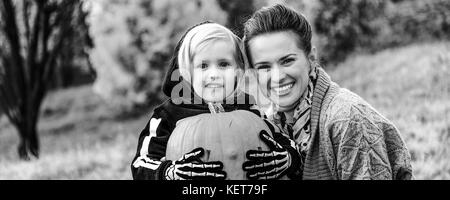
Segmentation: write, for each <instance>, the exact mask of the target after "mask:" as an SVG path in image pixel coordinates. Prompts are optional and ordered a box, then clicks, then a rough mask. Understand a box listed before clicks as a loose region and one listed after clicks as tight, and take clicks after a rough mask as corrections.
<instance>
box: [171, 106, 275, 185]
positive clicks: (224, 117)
mask: <svg viewBox="0 0 450 200" xmlns="http://www.w3.org/2000/svg"><path fill="white" fill-rule="evenodd" d="M261 130H266V131H267V132H268V133H270V130H269V128H268V127H267V125H266V124H265V122H264V121H263V120H262V119H261V118H260V117H258V116H257V115H255V114H253V113H251V112H248V111H245V110H237V111H232V112H224V113H216V114H210V113H207V114H200V115H196V116H192V117H188V118H185V119H182V120H180V121H178V122H177V125H176V127H175V129H174V131H173V132H172V135H171V136H170V138H169V142H168V145H167V150H166V158H167V159H169V160H177V159H179V158H180V157H181V156H183V155H184V154H185V153H187V152H189V151H191V150H193V149H194V148H197V147H203V148H204V149H205V154H204V156H203V157H202V161H205V162H206V161H222V162H223V165H224V171H225V172H226V173H227V179H231V180H245V179H247V178H246V175H245V172H244V171H243V170H242V163H244V161H246V160H247V158H246V156H245V154H246V152H247V151H248V150H250V149H260V150H268V147H267V145H266V144H265V143H264V142H262V141H261V139H260V138H259V132H260V131H261Z"/></svg>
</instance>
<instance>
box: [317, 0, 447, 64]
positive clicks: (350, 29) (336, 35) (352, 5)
mask: <svg viewBox="0 0 450 200" xmlns="http://www.w3.org/2000/svg"><path fill="white" fill-rule="evenodd" d="M319 2H320V3H319V4H320V6H319V8H318V10H317V12H316V16H315V17H314V23H313V24H314V28H315V30H316V33H317V35H318V36H319V37H320V41H321V42H320V44H319V47H320V48H319V49H320V51H319V52H320V53H321V56H322V57H323V59H324V61H325V62H332V63H336V62H339V61H342V60H344V59H345V58H346V56H347V55H349V54H350V53H352V52H355V51H358V52H359V51H363V52H374V51H379V50H382V49H386V48H390V47H395V46H402V45H406V44H410V43H416V42H421V41H430V40H442V39H444V40H446V39H449V38H450V2H449V1H447V0H426V1H423V0H408V1H403V0H376V1H373V0H341V1H337V0H320V1H319Z"/></svg>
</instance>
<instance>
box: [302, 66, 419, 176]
mask: <svg viewBox="0 0 450 200" xmlns="http://www.w3.org/2000/svg"><path fill="white" fill-rule="evenodd" d="M311 134H312V135H311V138H310V141H309V143H310V144H309V145H310V148H309V149H308V151H307V153H306V158H305V164H304V168H303V177H302V178H303V179H304V180H308V179H315V180H317V179H331V180H346V179H378V180H380V179H382V180H383V179H384V180H386V179H412V178H413V177H414V176H413V174H412V166H411V155H410V153H409V151H408V148H407V147H406V144H405V142H404V141H403V139H402V137H401V135H400V132H399V131H398V129H397V128H396V127H395V125H394V124H393V123H392V122H390V121H389V120H388V119H386V118H385V117H384V116H383V115H381V114H380V113H378V112H377V111H376V110H375V109H374V108H373V107H372V106H371V105H369V103H367V102H366V101H365V100H363V99H362V98H361V97H359V96H358V95H356V94H355V93H353V92H351V91H349V90H347V89H345V88H341V87H339V85H338V84H336V83H334V82H333V81H331V79H330V77H329V76H328V74H327V73H326V72H325V71H324V70H323V69H320V68H319V74H318V79H317V83H316V87H315V88H314V92H313V100H312V108H311Z"/></svg>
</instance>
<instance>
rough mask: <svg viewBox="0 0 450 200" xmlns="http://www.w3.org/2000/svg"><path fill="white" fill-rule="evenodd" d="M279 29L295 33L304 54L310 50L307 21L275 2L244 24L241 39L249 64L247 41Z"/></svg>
mask: <svg viewBox="0 0 450 200" xmlns="http://www.w3.org/2000/svg"><path fill="white" fill-rule="evenodd" d="M280 31H292V32H293V33H295V35H297V36H298V38H297V39H298V42H299V44H298V45H299V48H301V49H302V50H303V51H305V53H306V55H308V54H309V53H310V52H311V37H312V29H311V25H310V24H309V22H308V21H307V20H306V18H305V17H304V16H303V15H301V14H299V13H297V12H296V11H295V10H292V9H290V8H288V7H286V6H283V5H280V4H277V5H274V6H271V7H264V8H261V9H260V10H258V11H256V12H255V13H254V14H253V15H252V16H251V18H250V19H248V20H247V22H245V24H244V38H243V40H244V45H245V51H246V52H247V55H248V58H249V61H250V65H253V64H252V63H251V55H250V53H249V48H248V42H249V41H250V40H251V39H252V38H254V37H256V36H258V35H261V34H265V33H272V32H280Z"/></svg>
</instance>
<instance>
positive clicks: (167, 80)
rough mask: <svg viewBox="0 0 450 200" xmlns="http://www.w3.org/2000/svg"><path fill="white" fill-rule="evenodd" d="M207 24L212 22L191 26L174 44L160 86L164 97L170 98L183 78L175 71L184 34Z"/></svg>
mask: <svg viewBox="0 0 450 200" xmlns="http://www.w3.org/2000/svg"><path fill="white" fill-rule="evenodd" d="M207 23H213V22H211V21H205V22H202V23H199V24H196V25H194V26H192V27H191V28H189V29H188V30H187V31H186V32H185V33H184V34H183V36H181V39H180V41H178V43H177V44H176V46H175V49H174V51H173V55H172V59H171V60H170V62H169V70H167V73H166V75H165V77H164V81H163V84H162V91H163V92H164V94H165V95H166V96H168V97H170V96H171V95H170V94H171V93H172V90H173V88H174V87H175V86H176V85H178V84H180V83H181V82H182V81H183V78H182V77H181V75H180V74H179V70H177V69H178V51H179V50H180V47H181V44H182V43H183V40H184V38H185V36H186V34H187V33H188V32H189V31H190V30H191V29H193V28H195V27H197V26H200V25H202V24H207ZM174 72H178V74H173V73H174ZM172 77H174V79H173V80H172ZM176 78H179V79H176ZM175 79H176V80H175Z"/></svg>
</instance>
